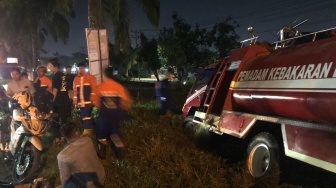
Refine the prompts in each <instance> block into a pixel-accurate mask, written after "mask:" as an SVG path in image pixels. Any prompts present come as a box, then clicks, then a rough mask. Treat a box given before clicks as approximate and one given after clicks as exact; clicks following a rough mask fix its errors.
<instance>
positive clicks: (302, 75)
mask: <svg viewBox="0 0 336 188" xmlns="http://www.w3.org/2000/svg"><path fill="white" fill-rule="evenodd" d="M230 89H231V92H232V95H231V96H229V97H231V101H232V104H231V106H232V110H234V111H243V112H249V113H254V114H262V115H269V116H277V117H285V118H289V119H299V120H305V121H312V122H320V123H336V112H335V109H336V37H332V38H328V39H324V40H319V41H315V42H310V43H306V44H300V45H296V46H291V47H286V48H281V49H277V50H273V51H271V52H270V54H269V55H266V56H263V57H258V58H255V59H252V60H248V61H246V62H244V61H242V62H241V64H240V66H239V68H238V70H237V72H236V74H235V76H234V78H233V82H232V83H231V87H230Z"/></svg>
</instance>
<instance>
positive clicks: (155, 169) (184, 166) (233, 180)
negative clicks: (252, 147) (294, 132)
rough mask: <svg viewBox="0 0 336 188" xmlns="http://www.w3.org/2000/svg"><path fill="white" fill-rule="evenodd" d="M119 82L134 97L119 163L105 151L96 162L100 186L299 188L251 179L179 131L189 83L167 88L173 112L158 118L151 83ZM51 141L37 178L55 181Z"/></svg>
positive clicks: (56, 147) (55, 149)
mask: <svg viewBox="0 0 336 188" xmlns="http://www.w3.org/2000/svg"><path fill="white" fill-rule="evenodd" d="M124 85H125V86H126V87H127V88H128V89H129V90H130V93H131V95H132V97H133V98H134V100H135V103H134V105H133V109H132V111H131V112H130V113H129V116H128V119H127V121H126V122H125V123H124V124H123V126H122V128H121V129H122V133H123V141H124V143H125V146H126V147H125V149H124V150H123V153H124V157H125V163H122V164H119V163H116V158H115V156H114V153H113V152H112V151H111V149H109V150H108V155H107V160H103V161H102V163H103V165H104V167H105V171H106V177H107V178H106V181H105V187H222V188H223V187H300V186H293V185H288V184H283V185H281V186H278V179H276V178H273V177H269V178H266V179H264V180H261V181H258V182H255V181H254V180H253V179H251V177H250V176H249V175H248V174H247V173H246V171H245V170H244V168H243V165H242V163H240V162H234V163H231V162H230V161H228V160H227V159H226V158H225V157H223V156H221V155H219V154H217V153H214V152H209V150H208V151H207V150H204V149H199V148H198V147H195V145H194V144H193V143H192V142H191V141H190V140H189V139H188V138H187V137H186V136H185V135H184V134H183V131H182V126H181V125H182V119H181V117H180V114H181V108H182V105H183V102H184V100H185V97H186V95H187V90H188V88H189V86H187V87H183V86H181V85H177V84H176V85H174V86H173V89H172V95H173V96H174V97H173V98H172V100H173V102H172V111H173V113H174V114H173V115H172V116H164V117H159V116H158V108H157V105H156V102H155V98H154V84H150V83H124ZM51 141H52V140H51V139H50V136H48V135H46V137H45V142H44V143H45V148H46V150H45V155H44V161H45V163H44V165H43V169H41V172H40V174H39V177H41V176H42V177H44V178H50V177H56V185H59V184H60V180H59V172H58V167H57V159H56V155H57V154H58V153H59V152H60V151H61V150H62V148H63V147H64V145H53V144H51V143H52V142H51ZM47 148H49V149H47ZM227 152H230V149H227ZM238 155H240V156H242V154H241V153H238ZM238 161H239V160H238Z"/></svg>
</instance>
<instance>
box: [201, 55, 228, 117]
mask: <svg viewBox="0 0 336 188" xmlns="http://www.w3.org/2000/svg"><path fill="white" fill-rule="evenodd" d="M225 67H226V63H224V62H221V63H220V64H219V67H218V69H217V72H216V74H215V75H214V78H213V79H212V81H211V83H210V85H209V87H210V88H209V90H208V92H207V96H206V98H205V100H204V104H203V106H204V110H205V111H206V115H205V117H206V116H207V115H208V113H209V112H210V111H211V108H212V105H213V102H214V99H215V98H216V95H217V93H218V90H216V88H217V87H218V85H219V83H220V82H221V81H222V77H223V76H222V75H224V74H222V72H223V71H224V70H225Z"/></svg>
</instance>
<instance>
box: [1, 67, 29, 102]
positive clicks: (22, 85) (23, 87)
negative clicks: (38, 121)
mask: <svg viewBox="0 0 336 188" xmlns="http://www.w3.org/2000/svg"><path fill="white" fill-rule="evenodd" d="M11 76H12V78H13V80H12V81H10V82H9V83H8V86H7V91H6V95H7V96H8V97H13V96H14V94H15V93H18V92H20V91H26V92H27V93H28V94H30V95H31V96H32V97H34V93H35V88H34V85H33V83H32V82H31V81H30V80H28V79H22V78H21V71H20V69H19V68H13V69H12V70H11Z"/></svg>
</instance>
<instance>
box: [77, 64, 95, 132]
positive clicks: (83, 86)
mask: <svg viewBox="0 0 336 188" xmlns="http://www.w3.org/2000/svg"><path fill="white" fill-rule="evenodd" d="M77 66H78V75H77V76H76V77H75V79H74V84H73V87H74V98H73V102H74V104H75V105H78V106H79V108H80V113H81V117H82V122H83V128H84V132H83V134H84V135H91V132H92V120H91V112H92V108H93V105H94V102H95V100H96V91H97V84H96V78H95V77H94V76H92V75H90V74H88V73H87V72H86V71H85V63H78V65H77Z"/></svg>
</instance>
